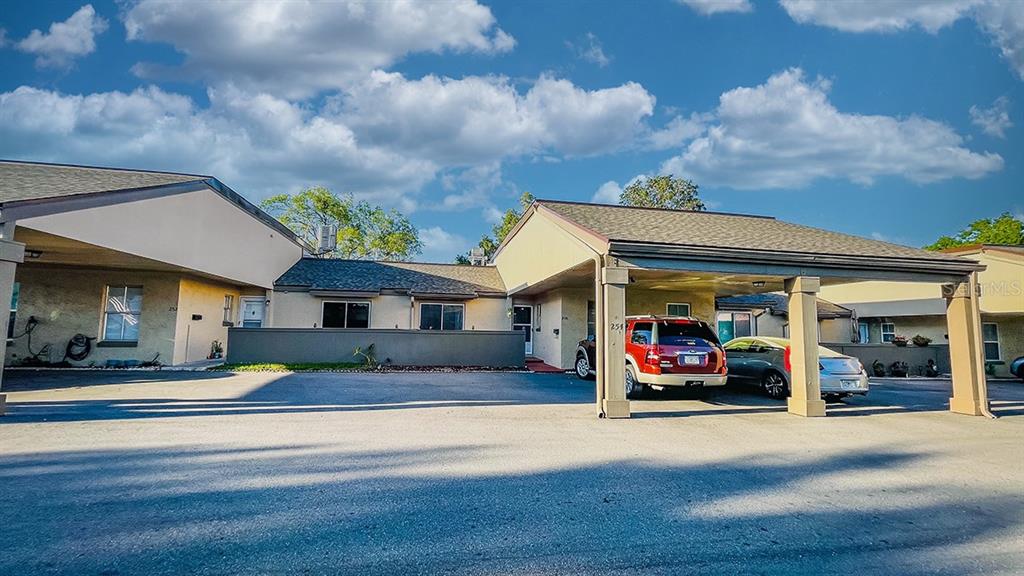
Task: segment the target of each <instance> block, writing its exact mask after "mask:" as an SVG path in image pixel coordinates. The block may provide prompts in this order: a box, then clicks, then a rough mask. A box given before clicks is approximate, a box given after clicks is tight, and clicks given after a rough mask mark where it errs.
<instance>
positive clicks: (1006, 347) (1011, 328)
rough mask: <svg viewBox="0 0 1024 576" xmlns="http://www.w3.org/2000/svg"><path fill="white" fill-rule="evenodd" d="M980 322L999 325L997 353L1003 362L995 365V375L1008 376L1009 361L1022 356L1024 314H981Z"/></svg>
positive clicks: (1023, 347) (1023, 350)
mask: <svg viewBox="0 0 1024 576" xmlns="http://www.w3.org/2000/svg"><path fill="white" fill-rule="evenodd" d="M981 321H982V322H994V323H995V324H996V325H998V326H999V353H1000V356H1002V361H1003V364H1001V365H996V366H995V375H996V376H998V377H1001V378H1008V377H1010V363H1011V362H1013V360H1014V359H1016V358H1019V357H1021V356H1024V315H1014V316H1007V315H998V316H995V315H991V314H982V316H981Z"/></svg>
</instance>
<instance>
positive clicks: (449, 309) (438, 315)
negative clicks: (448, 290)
mask: <svg viewBox="0 0 1024 576" xmlns="http://www.w3.org/2000/svg"><path fill="white" fill-rule="evenodd" d="M465 316H466V306H465V305H464V304H435V303H429V302H424V303H422V304H420V330H462V326H463V323H464V322H465Z"/></svg>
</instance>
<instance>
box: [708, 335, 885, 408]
mask: <svg viewBox="0 0 1024 576" xmlns="http://www.w3.org/2000/svg"><path fill="white" fill-rule="evenodd" d="M724 348H725V359H726V361H727V362H728V368H729V382H730V383H741V384H749V385H751V386H757V387H758V388H761V389H762V390H764V391H765V392H766V393H767V394H768V395H769V396H771V397H772V398H786V397H787V396H789V378H790V370H789V340H787V339H786V338H769V337H764V336H748V337H745V338H736V339H734V340H730V341H729V343H728V344H726V345H725V346H724ZM818 357H819V365H818V368H819V369H820V371H821V395H822V396H824V397H826V398H828V399H833V398H842V397H844V396H849V395H851V394H860V395H864V394H867V393H868V375H867V373H866V372H865V371H864V366H862V365H861V363H860V360H857V359H856V358H852V357H850V356H844V355H842V354H840V353H838V352H836V351H834V350H829V349H828V348H825V347H824V346H819V347H818Z"/></svg>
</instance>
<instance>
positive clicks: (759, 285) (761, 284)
mask: <svg viewBox="0 0 1024 576" xmlns="http://www.w3.org/2000/svg"><path fill="white" fill-rule="evenodd" d="M753 284H754V288H764V280H755V281H754V282H753Z"/></svg>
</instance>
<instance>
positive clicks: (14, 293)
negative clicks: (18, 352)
mask: <svg viewBox="0 0 1024 576" xmlns="http://www.w3.org/2000/svg"><path fill="white" fill-rule="evenodd" d="M19 297H21V283H20V282H15V283H14V287H13V289H12V290H11V317H10V319H9V320H8V321H7V339H8V340H10V339H11V338H14V322H15V321H16V320H17V319H18V298H19Z"/></svg>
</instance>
